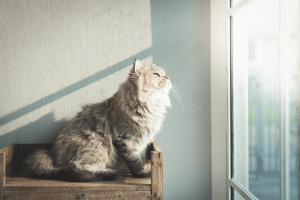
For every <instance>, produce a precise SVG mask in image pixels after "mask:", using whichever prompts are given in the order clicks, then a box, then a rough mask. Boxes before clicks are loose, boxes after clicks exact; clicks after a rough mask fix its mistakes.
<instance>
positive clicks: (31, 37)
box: [0, 0, 211, 199]
mask: <svg viewBox="0 0 300 200" xmlns="http://www.w3.org/2000/svg"><path fill="white" fill-rule="evenodd" d="M209 6H210V5H209V0H202V1H199V0H198V1H174V0H173V1H171V0H165V1H162V0H135V1H133V0H118V1H117V0H100V1H99V0H88V1H80V0H49V1H41V0H7V1H1V2H0V65H1V67H0V90H1V96H0V148H2V147H4V146H6V145H8V144H10V143H13V142H14V143H18V142H19V143H36V142H51V141H53V139H54V137H55V135H56V133H57V132H58V131H59V130H60V129H61V128H62V127H63V126H64V125H65V123H66V122H67V121H68V120H69V119H70V118H71V117H73V116H74V115H75V114H76V113H77V112H78V111H79V110H80V109H81V106H82V105H84V104H90V103H95V102H99V101H102V100H104V99H106V98H108V97H110V96H111V95H112V94H113V93H114V92H115V91H116V90H117V88H118V86H119V84H120V83H121V82H123V81H124V80H125V79H126V77H127V74H128V71H129V68H130V67H131V65H132V63H133V62H134V58H138V59H140V60H143V61H144V63H146V64H151V63H152V61H154V62H155V63H156V64H157V65H160V66H162V67H164V68H166V71H167V73H168V75H169V76H170V79H171V81H172V83H173V84H174V85H175V86H176V87H177V88H178V90H180V91H181V102H182V105H181V104H180V103H179V102H178V101H177V100H176V98H175V97H174V96H172V97H171V101H172V108H171V109H169V110H168V114H167V117H166V121H165V123H164V127H163V129H162V131H161V132H160V133H159V135H158V136H157V141H158V142H159V145H160V147H161V149H162V150H163V152H164V174H165V176H164V185H165V199H210V195H211V192H210V191H211V189H210V172H211V170H210V161H211V160H210V150H211V148H210V109H209V108H210V103H209V98H210V93H209V91H210V88H209V87H210V85H209V73H210V69H209V65H210V63H209Z"/></svg>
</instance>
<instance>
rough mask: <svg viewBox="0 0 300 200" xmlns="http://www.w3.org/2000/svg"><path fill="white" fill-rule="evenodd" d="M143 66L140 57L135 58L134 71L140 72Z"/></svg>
mask: <svg viewBox="0 0 300 200" xmlns="http://www.w3.org/2000/svg"><path fill="white" fill-rule="evenodd" d="M142 67H143V64H142V63H141V61H139V60H138V59H135V62H134V64H133V68H132V69H133V72H134V73H137V74H139V71H140V69H141V68H142Z"/></svg>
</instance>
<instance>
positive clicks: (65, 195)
mask: <svg viewBox="0 0 300 200" xmlns="http://www.w3.org/2000/svg"><path fill="white" fill-rule="evenodd" d="M4 198H5V199H6V200H9V199H51V200H52V199H58V200H60V199H63V200H65V199H118V200H121V199H150V198H151V194H150V191H108V192H107V191H102V192H99V191H74V192H70V191H67V192H52V191H46V192H45V191H37V192H27V191H22V192H20V191H16V192H5V196H4Z"/></svg>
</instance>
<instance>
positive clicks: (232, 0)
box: [231, 0, 242, 7]
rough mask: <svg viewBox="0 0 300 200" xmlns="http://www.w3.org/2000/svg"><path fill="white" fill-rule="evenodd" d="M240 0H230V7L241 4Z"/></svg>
mask: <svg viewBox="0 0 300 200" xmlns="http://www.w3.org/2000/svg"><path fill="white" fill-rule="evenodd" d="M241 1H242V0H231V7H232V6H234V5H235V4H237V3H239V2H241Z"/></svg>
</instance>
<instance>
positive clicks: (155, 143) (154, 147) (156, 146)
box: [151, 142, 162, 158]
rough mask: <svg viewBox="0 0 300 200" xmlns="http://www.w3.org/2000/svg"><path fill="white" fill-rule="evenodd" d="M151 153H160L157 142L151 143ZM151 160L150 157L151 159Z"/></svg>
mask: <svg viewBox="0 0 300 200" xmlns="http://www.w3.org/2000/svg"><path fill="white" fill-rule="evenodd" d="M152 151H159V152H162V151H161V150H160V148H159V146H158V143H157V142H153V150H152ZM151 158H152V157H151Z"/></svg>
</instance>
